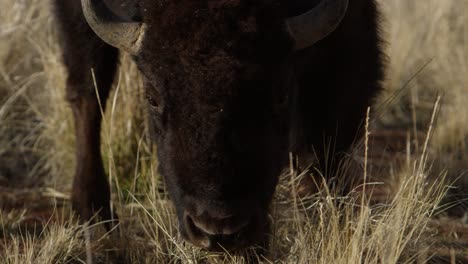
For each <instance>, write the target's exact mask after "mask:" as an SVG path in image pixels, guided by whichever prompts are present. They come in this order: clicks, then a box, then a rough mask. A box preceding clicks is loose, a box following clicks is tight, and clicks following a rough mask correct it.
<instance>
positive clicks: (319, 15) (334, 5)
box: [286, 0, 349, 50]
mask: <svg viewBox="0 0 468 264" xmlns="http://www.w3.org/2000/svg"><path fill="white" fill-rule="evenodd" d="M348 4H349V0H322V1H321V2H320V3H319V4H318V5H317V6H316V7H314V8H313V9H311V10H309V11H308V12H307V13H304V14H302V15H299V16H296V17H291V18H288V19H287V20H286V25H287V28H288V30H289V33H290V34H291V36H292V37H293V38H294V40H295V41H296V47H295V48H296V50H300V49H303V48H306V47H310V46H312V45H313V44H315V43H316V42H318V41H319V40H321V39H323V38H325V37H326V36H328V35H329V34H330V33H332V32H333V31H335V29H336V28H337V27H338V25H339V24H340V22H341V21H342V20H343V17H344V16H345V14H346V11H347V10H348Z"/></svg>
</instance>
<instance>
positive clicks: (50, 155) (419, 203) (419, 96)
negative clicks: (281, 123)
mask: <svg viewBox="0 0 468 264" xmlns="http://www.w3.org/2000/svg"><path fill="white" fill-rule="evenodd" d="M380 2H382V6H383V11H384V14H385V17H386V19H385V22H384V27H383V28H384V29H385V30H384V31H385V35H386V36H387V39H388V42H389V44H388V49H387V53H388V56H389V58H390V59H389V70H388V78H387V80H386V82H385V87H386V92H385V94H384V95H383V97H382V99H381V100H380V102H385V105H386V106H385V110H384V113H383V114H382V112H381V111H378V113H376V114H375V115H376V116H373V115H374V113H373V112H374V110H373V109H374V108H375V109H377V108H378V106H379V105H381V104H382V103H378V104H377V106H376V107H373V108H371V109H370V110H371V111H370V114H369V115H370V118H371V121H372V122H370V124H369V125H368V126H367V130H368V132H369V133H370V135H371V136H369V137H367V138H366V140H365V142H363V144H362V146H361V147H358V148H356V151H355V153H353V154H352V155H350V157H349V160H348V163H347V164H345V165H343V169H342V170H340V175H342V176H343V177H349V176H350V175H354V174H357V175H359V177H360V178H361V182H362V183H363V184H362V185H361V186H359V187H358V188H356V190H355V191H354V192H351V193H350V194H349V195H348V196H346V197H340V196H337V195H335V194H334V192H333V191H332V190H328V189H327V188H326V187H324V186H322V188H321V190H322V191H321V192H320V193H318V194H313V195H308V196H301V197H299V196H298V195H297V194H298V192H299V189H300V188H301V185H300V182H301V181H300V179H301V178H307V177H310V176H311V175H319V173H318V172H317V171H315V170H314V169H313V168H310V170H309V171H304V172H301V171H294V170H289V171H286V172H284V173H283V175H282V176H281V180H280V185H279V186H278V188H277V192H276V196H275V198H274V202H273V204H272V208H271V220H272V234H271V236H270V245H271V247H270V249H269V250H268V251H267V253H266V254H265V256H262V257H260V256H255V254H254V253H252V252H251V253H252V254H251V256H250V258H251V259H255V258H259V259H260V260H259V261H261V262H265V263H323V264H328V263H425V262H427V261H428V260H429V259H432V257H433V255H436V254H437V252H435V250H434V249H433V246H434V244H435V242H434V241H436V240H437V236H436V233H434V230H433V229H431V228H430V226H429V222H430V219H431V217H433V216H434V214H436V213H438V212H440V211H441V210H442V209H443V208H445V207H446V206H445V205H443V204H441V203H440V202H441V200H442V199H443V197H444V196H445V194H446V192H447V191H448V189H447V187H446V183H452V182H453V181H454V180H455V179H457V178H458V179H459V181H458V183H456V184H455V186H457V187H458V188H454V189H450V190H449V192H450V194H451V195H456V197H465V198H466V196H460V195H461V194H466V193H468V191H467V188H468V187H467V186H468V182H467V180H466V178H467V177H466V176H465V177H463V176H464V175H463V174H462V173H463V172H464V171H466V170H467V169H468V157H467V154H466V153H467V152H468V146H467V138H468V127H467V126H468V106H467V105H466V102H468V75H466V73H467V72H468V27H467V25H468V17H467V15H466V14H465V13H466V12H465V11H466V10H468V1H466V0H463V1H457V0H447V1H440V0H427V1H424V3H419V2H418V3H413V2H411V1H406V0H388V1H380ZM122 60H123V61H122V66H121V69H120V71H119V74H118V77H117V81H116V86H115V89H114V92H113V94H112V95H111V96H110V98H109V101H108V105H107V109H106V114H105V119H104V122H103V129H102V137H103V140H102V144H103V145H102V153H103V157H104V163H105V164H106V167H107V171H108V173H109V179H110V181H111V183H112V187H113V203H114V205H115V207H116V210H117V212H118V214H119V216H120V220H121V223H120V225H119V226H118V229H119V232H113V233H112V234H107V233H104V232H103V229H102V228H101V227H99V226H87V225H83V226H82V225H78V224H77V223H76V221H74V220H73V218H72V217H70V216H69V215H70V210H69V208H68V207H67V206H63V205H62V204H60V203H57V205H56V206H55V207H54V206H49V207H51V208H49V210H50V211H54V208H55V211H54V213H53V214H52V215H53V217H51V218H50V221H45V222H41V221H39V220H38V221H34V223H36V227H34V226H31V225H30V224H29V225H26V223H28V222H30V221H31V217H32V218H33V219H32V220H37V219H34V216H35V215H37V212H38V211H40V212H42V211H43V208H41V207H40V205H37V206H36V205H34V208H31V207H33V206H31V205H32V204H33V203H31V202H28V201H22V202H21V201H15V199H17V196H14V195H9V194H8V195H5V197H8V199H3V196H2V194H1V193H2V192H1V189H0V209H2V208H3V209H2V210H0V263H12V264H13V263H69V262H72V263H74V262H76V263H83V262H89V260H90V257H92V258H91V259H93V262H96V263H102V262H104V263H107V262H108V263H116V262H124V263H127V262H128V263H247V260H246V258H245V257H243V256H237V255H231V254H228V253H211V252H206V251H204V250H200V249H198V248H195V247H192V246H191V245H189V244H188V243H185V242H183V241H182V240H181V239H180V238H179V237H178V233H177V223H176V218H175V214H174V211H173V208H172V206H171V204H170V202H169V200H168V198H167V196H166V194H165V193H164V183H163V182H162V181H161V178H160V177H159V175H158V174H157V171H156V168H157V161H156V159H155V155H154V146H152V145H151V144H150V143H149V140H148V138H147V135H146V123H145V116H144V115H145V114H144V109H142V107H141V102H142V101H141V99H142V89H141V81H140V78H139V76H138V73H137V69H136V67H135V66H134V65H133V64H132V63H131V62H130V60H129V59H128V58H127V57H126V56H124V58H123V59H122ZM90 74H91V69H90ZM65 78H66V76H65V71H64V69H63V66H62V65H61V57H60V49H59V46H58V44H57V34H56V29H55V27H54V21H53V18H52V17H51V15H50V3H49V1H42V0H20V1H13V0H3V2H2V8H1V9H0V186H9V187H10V188H11V190H16V188H23V187H31V186H47V187H50V188H49V189H47V190H48V191H43V189H36V190H40V191H38V192H39V193H40V194H38V197H43V198H44V199H52V200H54V199H67V194H68V192H69V189H70V184H71V179H72V176H73V172H74V159H73V157H74V135H73V122H72V114H71V111H70V109H69V107H68V105H67V104H66V102H65V100H64V91H65V88H64V86H65ZM409 80H411V81H409ZM402 87H405V89H403V90H401V91H398V90H399V89H401V88H402ZM395 95H396V99H395V100H393V101H391V102H390V103H388V102H389V100H388V98H391V97H394V96H395ZM382 129H389V130H392V129H398V130H403V131H404V132H405V133H406V132H407V133H408V136H407V138H406V139H407V143H406V145H407V148H405V149H407V150H408V151H406V153H404V154H401V153H394V154H395V156H396V155H397V154H399V155H400V156H403V159H400V160H399V159H396V158H395V159H389V160H388V161H386V160H384V161H383V162H382V161H381V162H380V163H379V162H375V160H376V159H379V157H380V154H382V153H377V154H376V153H374V152H375V149H374V145H373V141H372V138H373V137H372V135H374V134H376V133H377V134H378V132H377V131H379V130H382ZM421 135H423V136H421ZM384 151H385V149H383V148H382V150H381V152H384ZM376 156H377V158H376ZM390 156H393V155H392V153H390ZM381 163H383V164H384V169H378V167H379V166H380V165H379V164H381ZM297 174H299V175H297ZM382 182H385V184H383V183H382ZM319 185H320V186H321V185H322V184H319ZM381 187H382V188H385V189H388V190H391V194H390V195H389V197H390V198H389V199H388V201H384V200H382V201H378V202H374V201H372V200H370V198H369V196H368V195H363V193H366V194H368V193H370V192H372V190H374V191H375V192H378V190H379V188H381ZM52 190H56V191H52ZM12 193H14V191H12ZM7 200H8V201H9V202H8V203H7V202H6V201H7ZM36 202H37V198H36V200H35V201H34V204H35V203H36ZM450 202H453V200H450ZM11 204H20V205H21V206H17V207H18V208H10V207H12V205H11ZM28 205H30V206H29V208H28ZM441 205H442V207H440V206H441ZM23 207H24V208H25V209H23ZM41 210H42V211H41ZM30 211H34V212H32V213H31V212H30ZM31 215H32V216H31ZM46 220H49V219H48V217H46ZM434 239H435V240H434ZM467 255H468V254H467ZM450 257H451V259H450V260H451V261H453V263H456V261H457V260H458V261H460V260H459V259H457V257H458V255H451V256H450ZM467 259H468V257H467ZM461 261H463V260H461ZM460 263H462V262H460Z"/></svg>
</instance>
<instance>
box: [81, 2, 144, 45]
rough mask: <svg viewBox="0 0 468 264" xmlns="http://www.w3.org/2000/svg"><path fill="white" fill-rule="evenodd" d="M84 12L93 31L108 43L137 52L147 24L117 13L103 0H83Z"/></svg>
mask: <svg viewBox="0 0 468 264" xmlns="http://www.w3.org/2000/svg"><path fill="white" fill-rule="evenodd" d="M81 4H82V7H83V13H84V16H85V18H86V21H88V24H89V26H90V27H91V28H92V29H93V31H94V32H95V33H96V34H97V35H98V36H99V37H100V38H101V39H102V40H104V41H105V42H106V43H107V44H109V45H111V46H114V47H116V48H119V49H122V50H124V51H127V52H129V53H131V54H135V53H136V52H137V51H138V50H139V49H140V46H141V43H142V41H143V38H144V33H145V24H144V23H140V22H135V21H129V20H125V19H123V18H121V17H118V16H117V15H115V14H114V13H113V12H112V11H111V10H110V9H109V8H108V7H107V6H106V4H105V3H104V1H103V0H81Z"/></svg>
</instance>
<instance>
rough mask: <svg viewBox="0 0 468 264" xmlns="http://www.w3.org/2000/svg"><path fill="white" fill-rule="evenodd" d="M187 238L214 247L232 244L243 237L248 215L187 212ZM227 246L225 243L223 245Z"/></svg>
mask: <svg viewBox="0 0 468 264" xmlns="http://www.w3.org/2000/svg"><path fill="white" fill-rule="evenodd" d="M184 222H185V223H184V224H185V230H186V232H187V236H188V237H187V238H188V240H189V241H190V242H192V243H193V244H195V245H197V246H200V247H203V248H208V249H213V248H216V247H218V246H219V245H218V244H226V242H227V244H232V243H234V242H235V241H234V240H239V239H242V236H243V231H244V230H245V229H246V227H247V226H248V225H249V222H250V221H249V218H248V217H241V216H224V217H212V216H210V215H208V214H207V213H204V214H201V215H193V214H189V213H186V214H185V217H184ZM222 246H225V245H222Z"/></svg>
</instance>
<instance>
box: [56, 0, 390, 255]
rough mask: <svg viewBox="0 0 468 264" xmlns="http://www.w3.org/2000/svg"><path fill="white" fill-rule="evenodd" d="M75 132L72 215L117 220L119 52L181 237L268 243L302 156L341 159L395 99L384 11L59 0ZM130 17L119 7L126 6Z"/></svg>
mask: <svg viewBox="0 0 468 264" xmlns="http://www.w3.org/2000/svg"><path fill="white" fill-rule="evenodd" d="M54 6H55V15H56V18H57V20H58V24H59V27H60V32H61V35H62V38H61V39H62V47H63V58H64V63H65V65H66V67H67V69H68V79H67V93H66V94H67V95H66V99H67V100H68V101H69V102H70V104H71V108H72V110H73V114H74V120H75V130H76V131H75V132H76V141H77V143H76V146H77V147H76V159H77V166H76V172H75V177H74V182H73V190H72V206H73V208H74V210H75V211H76V212H77V213H78V214H79V215H80V217H81V219H83V220H88V219H91V218H92V217H93V215H94V214H95V213H98V214H99V216H100V217H101V218H102V219H105V220H108V219H116V216H115V215H112V213H111V212H112V211H113V210H111V208H110V190H109V184H108V182H107V179H106V176H105V171H104V167H103V163H102V160H101V156H100V138H99V135H100V125H101V113H100V110H99V108H100V106H99V101H98V99H97V98H96V95H95V85H94V81H93V78H92V75H91V71H90V69H91V68H93V69H94V72H95V82H96V84H97V88H98V91H99V95H100V97H101V100H102V102H103V104H105V99H106V98H107V97H108V95H109V90H110V88H111V85H112V82H113V79H114V75H115V72H116V68H117V64H118V63H117V62H118V56H119V52H126V53H129V54H130V55H131V57H132V58H133V60H134V61H135V63H136V65H137V67H138V69H139V71H140V72H141V74H142V76H143V79H144V89H145V93H146V98H147V108H148V109H147V111H148V116H149V123H150V128H151V131H150V135H151V138H152V140H153V141H154V143H155V144H156V145H157V147H158V153H157V154H158V159H159V163H160V165H159V172H160V174H161V175H162V176H163V178H164V181H165V184H166V186H167V191H168V194H169V195H170V197H171V200H172V201H173V203H174V206H175V209H176V212H177V218H178V222H179V227H180V228H179V231H180V233H181V235H182V236H183V237H184V238H185V239H186V240H188V241H190V242H191V243H193V244H195V245H197V246H200V247H204V248H208V249H213V248H216V247H217V246H219V245H221V246H223V247H224V248H242V247H245V246H248V245H251V244H256V243H259V241H262V240H263V239H264V236H265V234H266V233H267V231H268V219H267V214H268V207H269V203H270V202H271V199H272V196H273V193H274V190H275V186H276V184H277V181H278V177H279V174H280V172H281V170H282V169H283V168H284V166H285V165H286V163H287V161H288V153H290V152H294V153H299V154H307V153H312V152H313V153H315V154H316V155H317V156H318V157H319V161H320V163H319V164H322V165H327V164H326V161H325V160H326V158H325V156H326V154H325V151H324V150H325V149H326V144H327V142H328V143H329V142H333V143H332V144H333V147H334V153H336V154H335V155H334V156H333V157H334V158H340V157H341V156H342V153H345V152H346V151H347V150H348V149H349V148H350V146H351V145H352V142H353V140H354V139H355V138H356V136H357V135H358V136H359V135H360V134H361V133H360V132H359V131H360V129H359V128H360V124H361V122H362V120H363V117H364V116H365V111H366V108H367V107H368V106H369V105H370V104H371V103H372V100H373V98H374V97H375V96H376V95H377V94H378V92H379V90H380V89H381V86H380V81H381V79H382V75H383V73H382V72H383V55H382V52H381V39H380V36H379V15H378V10H377V3H376V1H375V0H196V1H194V0H159V1H149V0H147V1H146V0H120V2H119V3H117V4H116V3H115V0H114V2H113V3H112V2H111V1H110V0H107V1H101V0H81V1H79V0H70V1H64V0H55V2H54ZM116 7H117V8H116Z"/></svg>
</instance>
